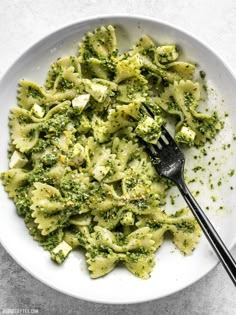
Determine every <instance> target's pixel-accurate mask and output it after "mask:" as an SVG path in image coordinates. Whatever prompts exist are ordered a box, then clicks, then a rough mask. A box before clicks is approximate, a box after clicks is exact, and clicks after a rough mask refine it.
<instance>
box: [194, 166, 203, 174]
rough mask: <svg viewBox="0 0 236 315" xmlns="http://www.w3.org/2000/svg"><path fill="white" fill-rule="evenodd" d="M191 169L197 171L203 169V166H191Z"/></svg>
mask: <svg viewBox="0 0 236 315" xmlns="http://www.w3.org/2000/svg"><path fill="white" fill-rule="evenodd" d="M193 171H194V172H195V173H196V172H198V171H205V168H204V167H201V166H196V167H194V168H193Z"/></svg>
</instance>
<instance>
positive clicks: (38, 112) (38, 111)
mask: <svg viewBox="0 0 236 315" xmlns="http://www.w3.org/2000/svg"><path fill="white" fill-rule="evenodd" d="M31 112H32V113H33V115H34V116H36V117H37V118H43V116H44V114H45V110H44V109H43V108H42V106H40V105H38V104H37V103H35V104H34V105H33V107H32V108H31Z"/></svg>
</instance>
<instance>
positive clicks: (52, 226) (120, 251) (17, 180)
mask: <svg viewBox="0 0 236 315" xmlns="http://www.w3.org/2000/svg"><path fill="white" fill-rule="evenodd" d="M194 71H195V66H194V65H193V64H191V63H187V62H183V61H179V52H178V49H177V48H176V46H175V45H173V44H171V45H159V44H156V43H155V42H154V41H153V40H152V39H151V38H150V37H148V36H147V35H144V36H142V38H140V39H139V40H138V42H137V43H136V44H135V45H134V46H133V47H132V48H131V49H130V50H129V51H127V52H125V53H123V54H121V53H120V52H119V50H118V43H117V40H116V34H115V29H114V27H113V26H111V25H109V26H102V27H100V28H98V29H96V30H95V31H94V32H89V33H88V34H87V35H86V36H85V37H84V38H83V39H82V41H81V43H80V46H79V52H78V55H77V54H76V55H75V56H66V57H63V58H59V59H58V60H57V61H55V62H54V63H53V64H52V65H51V66H50V69H49V72H48V75H47V78H46V82H45V84H44V85H43V86H41V85H39V84H37V83H34V82H32V81H29V80H26V79H24V80H21V81H20V82H19V91H18V106H17V107H15V108H13V109H12V110H11V113H10V117H9V126H10V136H11V142H10V146H9V154H10V162H9V170H7V171H5V172H4V173H2V174H1V178H2V182H3V185H4V187H5V190H6V192H7V193H8V194H9V197H10V198H12V199H13V201H14V203H15V205H16V209H17V212H18V214H19V215H20V216H22V217H23V218H24V220H25V224H26V226H27V228H28V229H29V233H30V234H31V235H32V237H33V238H34V239H35V240H37V241H38V242H39V243H40V244H41V245H42V246H43V247H44V248H45V249H46V250H48V251H49V252H50V254H51V258H52V259H53V260H54V261H55V262H57V263H58V264H61V263H63V262H64V260H65V259H66V257H68V255H69V254H70V252H71V251H72V250H75V249H77V248H83V249H84V250H85V258H86V261H87V265H88V270H89V271H90V274H91V277H92V278H97V277H101V276H103V275H105V274H107V273H109V272H110V271H112V269H113V268H115V266H116V265H117V263H118V262H121V263H123V264H124V265H125V266H126V267H127V269H128V270H129V271H130V272H132V273H133V274H134V275H136V276H138V277H141V278H143V279H147V278H148V277H149V276H150V274H151V271H152V269H153V267H154V265H155V252H156V251H157V250H158V248H159V247H160V246H161V245H162V243H163V241H164V237H165V234H166V232H168V233H169V234H170V235H171V237H172V241H173V243H174V244H175V246H176V247H177V248H178V249H179V250H180V251H181V252H182V253H183V254H184V255H189V254H191V252H192V251H193V250H194V249H195V248H196V246H197V244H198V242H199V238H200V235H201V231H200V228H199V226H198V224H197V222H196V221H195V219H194V218H193V216H192V214H191V213H190V211H189V210H188V209H187V208H186V209H182V210H178V211H177V212H176V213H175V214H172V215H170V214H167V212H165V210H164V209H165V200H166V194H167V190H168V188H169V184H168V182H167V181H166V180H164V179H162V178H160V177H159V176H158V174H157V173H156V171H155V169H154V168H153V166H152V164H151V161H150V160H149V157H148V156H147V154H146V152H145V151H144V149H143V147H142V145H141V144H140V141H139V138H138V136H139V137H142V138H143V139H144V140H145V141H147V142H150V143H156V142H157V140H158V137H160V135H161V127H162V126H163V125H164V124H165V123H166V121H168V120H169V117H171V116H174V117H175V118H176V120H175V122H176V126H175V129H176V133H175V139H176V141H177V142H179V143H185V144H187V145H189V146H191V145H195V146H199V145H202V144H204V143H205V142H206V141H211V140H212V139H213V138H214V136H215V135H216V133H217V132H218V131H219V130H220V129H221V128H222V123H221V122H220V121H219V119H218V116H217V113H212V114H211V115H206V114H203V113H201V112H199V111H198V104H199V101H200V98H201V96H200V84H199V82H197V81H196V80H195V81H194V80H193V78H194ZM143 104H145V105H146V106H148V107H149V108H150V109H151V110H152V111H153V113H154V114H155V117H154V118H152V117H150V116H148V115H147V113H146V112H145V111H144V109H143ZM172 122H173V120H172Z"/></svg>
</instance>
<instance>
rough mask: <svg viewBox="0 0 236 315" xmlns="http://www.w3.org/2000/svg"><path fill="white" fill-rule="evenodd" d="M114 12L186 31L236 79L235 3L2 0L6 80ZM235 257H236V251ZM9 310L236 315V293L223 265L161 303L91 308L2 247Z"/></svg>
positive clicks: (0, 300)
mask: <svg viewBox="0 0 236 315" xmlns="http://www.w3.org/2000/svg"><path fill="white" fill-rule="evenodd" d="M114 13H115V14H118V13H129V14H139V15H146V16H151V17H155V18H157V19H161V20H164V21H167V22H170V23H172V24H175V25H176V26H178V27H181V28H185V29H187V30H188V31H189V32H191V33H192V34H193V35H195V36H197V37H199V38H200V39H202V40H203V41H205V42H207V43H208V44H209V45H210V46H211V47H212V48H213V49H215V50H216V52H217V53H218V54H219V55H220V56H221V57H222V58H223V59H224V60H225V61H226V62H227V63H228V64H229V65H230V66H231V68H232V69H233V71H234V73H235V74H236V43H235V38H236V2H235V1H234V0H224V1H219V0H215V1H214V0H195V1H193V0H192V1H191V0H156V1H154V0H119V1H116V0H51V1H49V0H37V1H32V0H11V1H9V0H1V1H0V43H1V44H0V46H1V49H0V76H1V75H2V74H3V73H4V72H5V70H6V69H7V68H8V67H9V66H10V64H11V63H12V62H13V61H14V60H15V58H16V57H17V56H18V55H19V54H20V53H22V52H23V51H24V50H25V49H26V48H27V47H29V46H30V45H32V44H33V43H35V42H36V41H38V40H39V39H41V38H42V37H44V36H45V35H46V34H47V33H50V32H52V31H54V30H56V29H57V28H58V27H60V26H62V25H64V24H67V23H70V22H75V21H77V20H79V19H81V18H86V17H89V16H94V15H99V14H100V15H101V14H114ZM235 225H236V223H235ZM9 228H10V227H9ZM232 253H233V255H234V257H236V248H234V250H233V251H232ZM78 285H79V283H78ZM157 285H158V284H157ZM7 309H16V312H18V313H20V312H21V313H23V312H27V311H30V310H31V309H35V310H37V311H38V314H58V315H60V314H62V315H63V314H81V315H90V314H91V315H92V314H111V315H116V314H127V315H131V314H137V315H138V314H145V315H146V314H147V315H149V314H158V315H162V314H180V315H185V314H190V315H194V314H206V315H216V314H219V315H224V314H229V315H234V314H236V290H235V287H234V286H233V284H232V283H231V281H230V280H229V278H228V276H227V275H226V273H225V271H224V270H223V268H222V267H221V266H220V265H218V266H217V267H216V268H215V269H214V270H213V271H212V272H211V273H210V274H208V275H207V276H206V277H205V278H204V279H202V280H200V281H198V282H197V283H195V284H193V285H192V286H190V287H189V288H187V289H185V290H183V291H181V292H179V293H176V294H174V295H171V296H169V297H167V298H164V299H161V300H156V301H153V302H149V303H142V304H136V305H104V304H95V303H89V302H85V301H81V300H77V299H74V298H71V297H68V296H66V295H63V294H61V293H59V292H56V291H54V290H53V289H51V288H48V287H47V286H45V285H44V284H42V283H40V282H39V281H38V280H36V279H34V278H33V277H32V276H30V275H29V274H28V273H27V272H26V271H24V270H23V269H22V268H21V267H19V266H18V265H17V264H16V263H15V262H14V261H13V259H12V258H11V257H10V256H9V255H8V254H7V253H6V251H5V250H4V249H3V248H2V247H1V245H0V314H1V313H4V312H5V313H6V312H7V311H11V310H7Z"/></svg>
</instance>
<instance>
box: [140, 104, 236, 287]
mask: <svg viewBox="0 0 236 315" xmlns="http://www.w3.org/2000/svg"><path fill="white" fill-rule="evenodd" d="M145 108H146V107H145ZM146 111H147V112H148V114H149V115H151V116H153V114H152V113H151V112H150V110H149V108H146ZM141 142H142V143H143V145H144V147H145V148H146V151H147V153H148V154H149V156H150V159H151V161H152V164H153V166H154V167H155V169H156V171H157V172H158V173H159V175H160V176H164V177H166V178H168V179H170V180H171V181H172V182H174V183H175V184H176V185H177V186H178V188H179V190H180V192H181V194H182V196H183V197H184V199H185V201H186V203H187V204H188V206H189V208H190V209H191V211H192V212H193V214H194V216H195V218H196V219H197V221H198V223H199V225H200V226H201V228H202V230H203V232H204V234H205V236H206V238H207V239H208V241H209V243H210V244H211V246H212V247H213V249H214V250H215V252H216V254H217V256H218V258H219V259H220V261H221V263H222V265H223V266H224V268H225V270H226V271H227V273H228V274H229V276H230V278H231V280H232V281H233V283H234V285H235V286H236V262H235V260H234V258H233V257H232V255H231V254H230V252H229V250H228V249H227V247H226V246H225V244H224V242H223V241H222V239H221V238H220V236H219V235H218V233H217V232H216V230H215V228H214V227H213V225H212V224H211V222H210V221H209V219H208V218H207V216H206V215H205V213H204V211H203V210H202V209H201V207H200V206H199V204H198V203H197V201H196V200H195V198H194V197H193V195H192V194H191V192H190V191H189V189H188V187H187V185H186V183H185V181H184V176H183V174H184V172H183V171H184V163H185V158H184V154H183V153H182V151H181V150H180V148H179V147H178V145H177V144H176V142H175V140H174V139H173V138H172V136H171V135H170V134H169V132H168V131H167V130H166V128H164V127H162V135H161V137H160V138H159V140H158V144H157V145H153V144H149V143H147V142H145V141H143V140H142V139H141Z"/></svg>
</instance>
